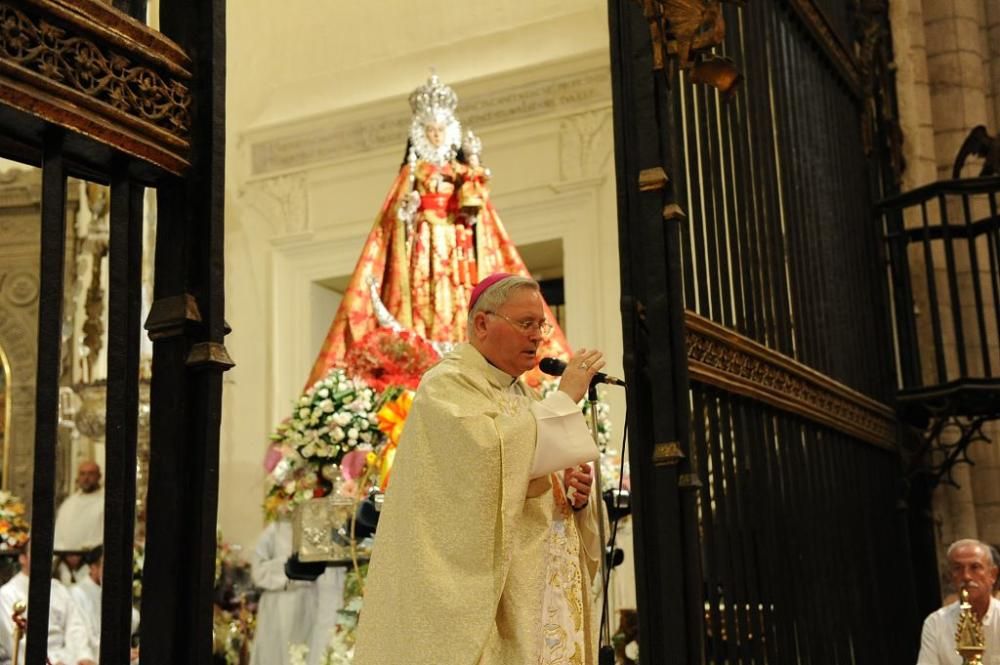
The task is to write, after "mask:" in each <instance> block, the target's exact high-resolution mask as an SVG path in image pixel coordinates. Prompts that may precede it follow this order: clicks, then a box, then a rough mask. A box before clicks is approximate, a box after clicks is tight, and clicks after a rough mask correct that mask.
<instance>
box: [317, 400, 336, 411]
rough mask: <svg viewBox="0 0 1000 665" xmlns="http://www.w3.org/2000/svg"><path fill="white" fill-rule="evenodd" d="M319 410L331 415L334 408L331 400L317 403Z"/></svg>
mask: <svg viewBox="0 0 1000 665" xmlns="http://www.w3.org/2000/svg"><path fill="white" fill-rule="evenodd" d="M319 408H320V409H322V410H323V413H333V411H334V406H333V400H332V399H325V400H323V401H322V402H320V403H319Z"/></svg>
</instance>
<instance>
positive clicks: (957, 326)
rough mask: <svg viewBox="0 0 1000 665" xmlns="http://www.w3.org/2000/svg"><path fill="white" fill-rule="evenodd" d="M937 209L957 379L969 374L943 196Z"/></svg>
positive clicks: (960, 301)
mask: <svg viewBox="0 0 1000 665" xmlns="http://www.w3.org/2000/svg"><path fill="white" fill-rule="evenodd" d="M938 209H939V212H940V214H941V226H942V230H943V231H944V238H943V240H944V258H945V268H946V270H947V271H948V295H949V297H950V298H951V302H949V303H948V306H949V307H950V308H951V325H952V334H953V335H954V338H953V339H952V344H953V345H954V347H955V355H956V357H957V358H958V377H959V378H966V377H967V376H968V374H969V370H968V365H967V363H966V358H965V334H964V332H963V330H964V326H963V325H962V298H961V295H960V294H959V290H958V267H957V264H956V260H955V247H954V245H953V243H952V238H951V222H950V221H949V219H948V202H947V201H946V200H945V195H944V194H942V195H940V196H938Z"/></svg>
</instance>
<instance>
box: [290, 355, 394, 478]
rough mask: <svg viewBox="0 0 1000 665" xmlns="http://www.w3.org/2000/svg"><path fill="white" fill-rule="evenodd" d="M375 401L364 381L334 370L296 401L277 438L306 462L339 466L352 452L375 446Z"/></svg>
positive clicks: (372, 393)
mask: <svg viewBox="0 0 1000 665" xmlns="http://www.w3.org/2000/svg"><path fill="white" fill-rule="evenodd" d="M375 397H376V396H375V391H374V390H372V389H371V388H370V387H368V386H367V385H366V384H365V383H364V382H363V381H360V380H356V379H352V378H350V377H349V376H348V375H347V373H346V372H345V371H344V370H343V369H340V368H333V369H331V370H330V371H329V372H328V373H327V375H326V376H325V377H323V378H322V379H320V380H319V381H317V382H316V383H315V384H313V386H312V387H311V388H309V390H307V391H306V392H305V394H304V395H302V397H300V398H299V401H298V402H297V404H296V408H295V411H294V413H293V414H292V417H291V418H289V419H288V421H287V422H286V423H284V424H283V428H281V429H280V430H279V432H278V435H279V436H281V437H282V438H283V439H284V441H286V442H287V443H288V444H290V445H291V446H292V447H293V449H294V450H295V451H296V452H297V453H298V454H299V455H300V456H301V457H302V458H303V459H305V460H307V461H308V462H311V463H314V464H317V465H320V466H325V465H329V464H339V463H340V461H341V460H342V459H343V457H344V455H346V454H347V453H349V452H351V451H352V450H355V449H357V448H360V447H366V448H371V447H372V445H373V444H374V443H375V442H376V440H377V437H378V430H377V429H376V428H375V425H377V424H378V418H377V417H376V415H375Z"/></svg>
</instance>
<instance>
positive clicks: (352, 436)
mask: <svg viewBox="0 0 1000 665" xmlns="http://www.w3.org/2000/svg"><path fill="white" fill-rule="evenodd" d="M347 438H348V439H352V440H356V439H357V438H358V430H357V429H356V428H354V427H352V428H351V429H349V430H347Z"/></svg>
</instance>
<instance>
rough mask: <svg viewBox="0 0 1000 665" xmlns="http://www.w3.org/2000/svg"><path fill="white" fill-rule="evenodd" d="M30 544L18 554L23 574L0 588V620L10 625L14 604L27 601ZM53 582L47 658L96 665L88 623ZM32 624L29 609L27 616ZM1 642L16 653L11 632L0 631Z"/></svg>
mask: <svg viewBox="0 0 1000 665" xmlns="http://www.w3.org/2000/svg"><path fill="white" fill-rule="evenodd" d="M29 546H30V545H29V544H26V545H25V547H24V551H23V552H22V553H21V554H20V555H18V562H19V563H20V565H21V571H20V572H19V573H18V574H17V575H15V576H14V577H12V578H11V579H10V581H9V582H7V583H6V584H4V585H3V586H2V587H0V618H2V619H3V621H4V622H9V621H10V617H11V616H12V615H13V613H14V604H15V603H17V602H18V601H22V602H24V603H25V604H27V602H28V574H29V572H30V571H31V554H30V551H29ZM50 581H51V583H52V586H51V592H50V594H49V640H48V659H49V662H50V663H51V664H52V665H97V655H96V654H95V653H94V651H93V650H92V649H91V644H90V636H89V631H88V630H87V622H86V619H84V617H83V614H82V613H81V612H80V609H79V608H78V607H77V605H76V603H75V602H73V599H72V597H71V596H70V594H69V591H67V590H66V587H64V586H63V585H62V584H61V583H60V582H59V580H50ZM26 618H27V619H28V620H29V621H30V620H31V617H30V610H29V612H28V613H27V615H26ZM0 639H3V640H5V641H6V643H5V644H4V645H3V650H4V651H6V652H7V653H8V654H13V653H14V644H13V636H12V635H11V634H10V633H9V632H8V631H0ZM24 653H25V642H24V641H22V642H21V645H20V656H19V660H20V662H22V663H23V662H24Z"/></svg>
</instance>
